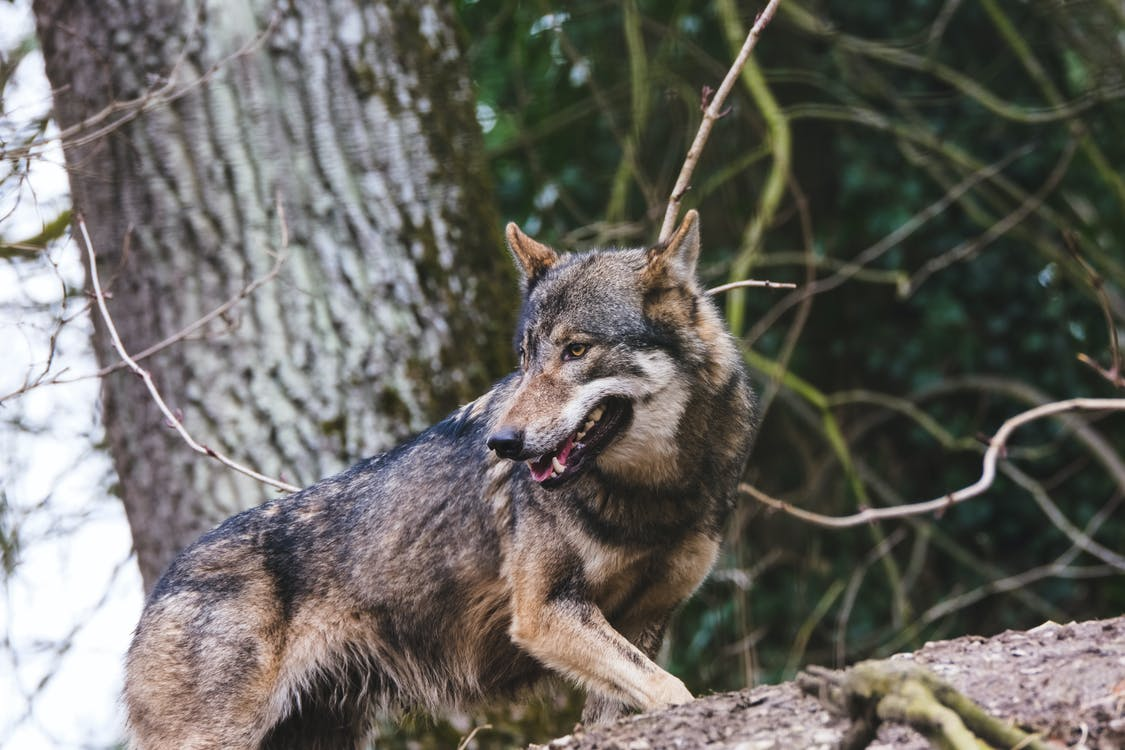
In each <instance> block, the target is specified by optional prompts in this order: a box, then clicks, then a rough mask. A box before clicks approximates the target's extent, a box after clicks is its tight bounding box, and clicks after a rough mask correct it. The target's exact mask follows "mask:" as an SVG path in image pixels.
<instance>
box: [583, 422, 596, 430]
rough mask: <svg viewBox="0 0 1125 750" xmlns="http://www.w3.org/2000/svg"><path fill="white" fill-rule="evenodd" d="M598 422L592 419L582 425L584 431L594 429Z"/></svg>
mask: <svg viewBox="0 0 1125 750" xmlns="http://www.w3.org/2000/svg"><path fill="white" fill-rule="evenodd" d="M596 424H597V422H595V421H594V420H592V419H591V420H590V421H589V422H587V423H586V424H584V425H582V432H589V431H590V430H592V429H594V425H596Z"/></svg>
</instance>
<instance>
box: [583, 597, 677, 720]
mask: <svg viewBox="0 0 1125 750" xmlns="http://www.w3.org/2000/svg"><path fill="white" fill-rule="evenodd" d="M670 614H671V613H670V612H669V613H666V614H659V615H650V616H649V617H648V618H647V619H644V618H642V619H641V620H639V621H634V622H630V623H625V624H624V625H622V626H621V628H620V632H621V633H622V634H623V635H625V636H626V637H627V638H628V639H629V640H630V641H632V642H633V643H634V644H636V646H637V648H639V649H640V650H641V651H643V652H644V654H645V656H647V657H649V658H650V659H655V658H656V652H658V651H659V650H660V644H661V643H662V642H663V641H664V631H665V629H666V628H667V626H668V618H669V615H670ZM628 709H629V706H628V704H625V703H622V702H621V701H620V700H618V699H616V698H613V697H611V696H608V695H603V694H602V693H599V692H591V693H590V694H589V695H588V696H586V705H585V706H583V708H582V723H583V724H584V725H586V726H592V725H594V724H605V723H607V722H610V721H613V720H615V719H618V718H620V717H622V716H624V715H625V714H626V713H627V712H628Z"/></svg>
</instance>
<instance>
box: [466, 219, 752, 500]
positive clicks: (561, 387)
mask: <svg viewBox="0 0 1125 750" xmlns="http://www.w3.org/2000/svg"><path fill="white" fill-rule="evenodd" d="M507 239H508V247H509V249H510V250H511V252H512V255H513V256H515V259H516V261H517V263H518V266H519V268H520V270H521V272H522V289H523V307H522V311H521V315H520V322H519V325H518V326H517V329H516V336H515V346H516V351H517V352H518V355H519V361H520V366H519V371H518V373H517V374H516V376H515V378H514V379H513V380H512V381H511V387H510V388H508V389H506V390H505V401H504V402H502V403H500V404H499V405H498V408H497V412H496V413H497V417H496V421H495V423H494V425H495V426H494V428H493V430H492V433H491V435H490V436H489V438H488V447H489V448H491V449H492V450H494V451H496V453H497V454H498V455H500V456H502V457H504V458H508V459H512V460H516V461H526V462H527V464H528V467H529V469H530V471H531V477H532V479H534V480H535V481H536V482H538V483H540V484H541V485H543V486H544V487H549V488H550V487H558V486H561V485H563V484H565V483H567V482H569V481H570V480H572V479H574V478H576V477H577V476H579V475H580V474H582V473H583V472H585V471H586V470H588V469H590V468H591V467H593V466H595V465H596V466H597V467H598V469H599V470H600V471H601V472H603V473H606V474H608V475H612V476H615V477H617V478H619V479H623V480H628V481H631V482H633V483H640V484H646V485H658V484H663V483H665V482H666V481H671V480H672V479H673V478H675V477H677V476H678V475H679V466H678V464H679V461H680V457H681V455H682V448H683V441H685V440H697V439H700V436H699V435H698V434H697V433H698V430H693V431H692V434H690V435H689V434H684V432H683V430H682V429H681V421H682V420H683V418H684V415H685V412H686V411H687V410H688V409H689V407H691V406H692V405H694V404H696V403H698V402H706V403H708V404H710V403H712V402H713V401H714V396H715V394H716V393H717V392H718V391H720V390H721V389H722V388H723V387H724V385H725V384H726V383H727V382H728V380H729V378H730V377H731V373H732V372H733V371H737V369H738V367H739V366H738V364H737V361H738V353H737V351H736V350H735V348H734V346H733V344H732V342H731V341H730V338H729V336H728V335H727V333H726V329H725V328H724V326H723V324H722V322H721V320H720V318H719V316H718V313H717V311H716V310H715V308H714V305H713V304H712V303H711V302H710V301H709V300H708V298H707V297H706V296H705V295H704V294H703V293H702V291H701V289H700V287H699V283H698V281H697V279H696V277H695V267H696V261H697V260H698V258H699V217H698V214H697V213H696V212H695V211H689V212H688V214H687V215H686V216H685V218H684V221H683V223H682V224H681V225H680V227H679V229H678V230H677V231H676V233H675V235H674V236H673V237H672V239H671V240H669V241H668V242H667V243H665V244H662V245H657V246H655V247H652V248H648V249H644V248H641V249H627V250H597V251H590V252H583V253H564V254H561V255H560V254H559V253H556V252H555V251H554V250H552V249H551V248H549V247H547V246H546V245H543V244H541V243H539V242H537V241H535V240H534V239H532V238H530V237H528V236H527V235H526V234H524V233H523V232H522V231H520V229H519V227H517V226H516V225H515V224H509V225H508V228H507ZM708 397H709V398H708ZM697 447H698V446H697Z"/></svg>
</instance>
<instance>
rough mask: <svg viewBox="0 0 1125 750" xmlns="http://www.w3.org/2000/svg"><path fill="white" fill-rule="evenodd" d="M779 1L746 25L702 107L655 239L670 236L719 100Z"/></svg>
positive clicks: (718, 114)
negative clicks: (742, 38) (747, 30)
mask: <svg viewBox="0 0 1125 750" xmlns="http://www.w3.org/2000/svg"><path fill="white" fill-rule="evenodd" d="M779 2H780V0H769V3H767V4H766V7H765V9H764V10H762V12H761V13H759V14H758V17H757V18H756V19H755V20H754V25H753V26H752V27H751V28H750V33H749V34H747V35H746V41H745V42H743V43H742V49H740V50H739V51H738V56H737V57H736V58H735V59H734V63H733V64H732V65H731V67H730V70H728V71H727V75H726V77H725V78H723V82H722V83H721V84H719V89H718V91H716V92H715V95H714V96H713V97H712V98H711V103H710V104H708V105H707V108H706V109H704V110H703V121H702V122H700V123H699V130H698V132H696V134H695V140H694V141H692V143H691V148H689V149H688V153H687V156H686V157H685V158H684V165H683V166H682V167H681V168H680V175H679V177H677V178H676V184H675V186H674V187H673V188H672V195H671V197H669V199H668V208H667V209H665V211H664V223H663V224H661V226H660V236H659V242H667V241H668V240H669V239H670V238H671V236H672V230H674V229H675V228H676V217H677V216H678V215H679V213H680V202H681V201H682V200H683V197H684V194H685V193H687V191H688V188H689V187H690V186H691V176H692V173H694V172H695V166H696V164H698V163H699V157H700V155H701V154H702V153H703V147H704V146H705V145H706V144H707V138H708V137H709V136H710V135H711V128H712V127H713V126H714V124H715V121H716V120H718V119H719V118H720V117H722V116H723V114H724V111H723V103H724V102H726V99H727V95H728V94H729V93H730V90H731V89H732V88H734V83H735V81H736V80H738V76H739V73H741V71H742V67H743V66H744V65H745V64H746V61H747V60H748V59H749V58H750V53H751V52H753V51H754V47H755V46H756V45H757V44H758V37H759V36H761V34H762V30H763V29H765V28H766V25H767V24H769V22H770V21H771V20H772V19H773V15H774V13H775V12H777V6H778V3H779Z"/></svg>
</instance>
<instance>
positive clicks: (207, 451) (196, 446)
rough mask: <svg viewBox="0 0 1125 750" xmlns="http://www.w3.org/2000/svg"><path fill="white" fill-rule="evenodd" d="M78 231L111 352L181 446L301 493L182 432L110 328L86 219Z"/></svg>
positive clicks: (149, 378)
mask: <svg viewBox="0 0 1125 750" xmlns="http://www.w3.org/2000/svg"><path fill="white" fill-rule="evenodd" d="M78 229H79V230H80V231H81V233H82V242H83V244H84V245H85V246H86V257H87V259H88V261H89V264H90V284H91V286H92V287H93V290H94V301H95V302H96V303H97V307H98V312H99V313H101V317H102V320H103V321H104V322H105V325H106V329H107V330H108V331H109V336H110V340H111V341H112V342H113V348H114V349H116V350H117V354H118V355H119V356H120V357H121V359H122V360H123V361H124V362H125V364H126V365H127V366H128V367H129V369H130V370H132V371H133V372H135V373H136V374H137V375H138V376H139V377H140V378H141V379H142V380H143V381H144V384H145V387H146V388H147V389H148V392H149V395H151V396H152V400H153V401H154V402H155V403H156V405H157V407H158V408H159V409H160V412H161V414H163V415H164V418H165V420H167V422H168V424H169V425H170V426H171V427H173V428H174V429H175V430H176V432H177V433H179V435H180V437H181V438H183V440H184V442H185V443H187V444H188V447H190V448H191V449H192V450H193V451H195V452H196V453H202V454H203V455H204V456H210V457H211V458H214V459H216V460H217V461H219V463H221V464H223V465H224V466H228V467H230V468H231V469H234V470H235V471H237V472H239V473H240V474H245V475H246V476H248V477H250V478H252V479H256V480H257V481H259V482H262V483H264V484H268V485H270V486H271V487H276V488H277V489H279V490H284V491H286V492H298V491H299V490H300V489H301V488H300V487H297V486H295V485H292V484H289V483H288V482H283V481H281V480H280V479H273V478H271V477H267V476H266V475H264V474H259V473H258V472H256V471H254V470H253V469H251V468H249V467H246V466H243V465H242V464H240V463H238V462H236V461H234V460H232V459H230V458H228V457H226V456H224V455H223V454H221V453H219V452H218V451H216V450H214V449H213V448H210V447H208V446H206V445H201V444H200V443H198V442H196V440H195V438H193V437H192V436H191V434H190V433H188V431H187V429H185V428H184V426H183V424H182V423H181V422H180V419H179V418H178V417H177V416H176V414H175V413H174V412H173V411H172V410H171V409H170V408H168V404H167V403H165V401H164V399H163V397H161V395H160V391H158V390H157V388H156V384H155V383H154V382H153V380H152V375H151V374H150V373H149V371H148V370H146V369H144V368H143V367H141V366H140V365H139V364H137V362H136V360H135V359H133V358H132V357H131V356H129V352H128V351H126V349H125V345H124V344H123V343H122V342H121V337H120V335H118V333H117V327H116V326H115V325H114V324H113V318H112V317H111V316H110V314H109V307H108V306H107V305H106V302H105V295H104V294H103V293H102V285H101V280H100V279H99V278H98V264H97V256H96V255H95V253H94V243H93V242H92V241H91V240H90V233H89V232H88V231H87V230H86V219H85V218H84V217H82V216H79V217H78Z"/></svg>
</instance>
